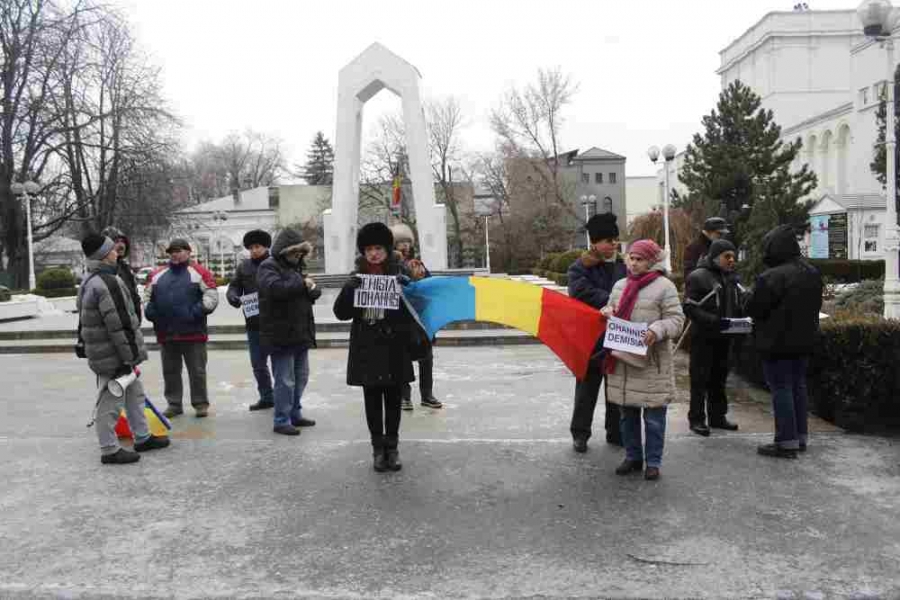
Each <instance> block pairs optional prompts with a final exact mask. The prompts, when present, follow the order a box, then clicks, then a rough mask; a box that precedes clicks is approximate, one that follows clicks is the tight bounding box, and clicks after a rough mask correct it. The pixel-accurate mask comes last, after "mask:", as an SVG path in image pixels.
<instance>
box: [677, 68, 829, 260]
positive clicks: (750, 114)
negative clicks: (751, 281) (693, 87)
mask: <svg viewBox="0 0 900 600" xmlns="http://www.w3.org/2000/svg"><path fill="white" fill-rule="evenodd" d="M760 105H761V100H760V98H759V96H758V95H756V94H755V93H754V92H753V90H751V89H750V88H749V87H747V86H746V85H744V84H743V83H741V82H740V81H735V82H733V83H731V84H729V86H728V87H727V88H726V89H725V90H723V91H722V93H721V94H720V95H719V101H718V104H717V107H716V109H715V110H713V111H712V112H711V113H710V114H709V115H707V116H705V117H703V121H702V122H703V126H704V128H705V132H704V134H703V135H702V136H701V135H700V134H699V133H697V134H694V139H693V142H692V143H691V144H689V145H688V147H687V150H686V151H685V157H684V166H683V167H682V173H681V174H680V175H679V177H680V179H681V181H682V182H683V183H684V184H685V186H687V188H688V190H689V194H690V199H691V201H693V202H702V203H703V205H704V207H705V211H704V213H705V215H704V216H706V217H708V216H713V215H725V216H727V217H729V218H731V219H732V221H733V222H732V226H733V227H734V228H735V229H736V234H735V238H736V239H735V241H736V242H738V245H740V246H742V247H743V248H744V249H745V250H746V257H745V260H744V261H743V265H742V271H743V272H744V273H745V275H747V276H750V277H752V276H754V275H756V274H757V273H758V272H759V271H760V270H761V269H762V245H761V241H762V237H763V236H764V235H765V234H766V233H767V232H768V231H769V230H770V229H772V228H773V227H775V226H777V225H780V224H784V223H792V224H795V225H796V226H797V227H804V226H805V224H806V219H807V214H808V212H809V209H810V207H811V205H812V202H800V200H801V199H802V198H804V197H806V196H807V195H809V193H810V192H812V190H813V189H815V187H816V176H815V174H814V173H813V172H812V171H810V169H809V166H808V165H806V164H804V165H803V167H802V168H801V169H800V170H799V171H797V172H796V173H794V172H791V164H792V162H793V161H794V159H795V158H796V157H797V154H798V153H799V152H800V149H801V148H802V146H803V144H802V142H801V141H800V139H799V138H798V139H797V140H796V141H794V142H790V143H787V144H785V143H783V142H782V141H781V140H780V138H781V127H779V126H778V124H777V123H775V120H774V117H773V115H772V111H770V110H764V109H762V108H761V107H760Z"/></svg>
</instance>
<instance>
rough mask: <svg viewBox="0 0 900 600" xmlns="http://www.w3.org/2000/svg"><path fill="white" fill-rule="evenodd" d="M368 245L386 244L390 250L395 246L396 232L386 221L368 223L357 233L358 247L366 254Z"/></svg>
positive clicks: (386, 248) (360, 251)
mask: <svg viewBox="0 0 900 600" xmlns="http://www.w3.org/2000/svg"><path fill="white" fill-rule="evenodd" d="M367 246H384V249H385V250H387V251H388V252H390V251H391V250H393V248H394V234H393V233H391V230H390V229H389V228H388V226H387V225H385V224H384V223H366V224H365V225H363V226H362V228H361V229H360V230H359V233H358V234H357V235H356V248H357V249H358V250H359V253H360V254H365V252H366V247H367Z"/></svg>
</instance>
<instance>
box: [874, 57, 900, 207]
mask: <svg viewBox="0 0 900 600" xmlns="http://www.w3.org/2000/svg"><path fill="white" fill-rule="evenodd" d="M898 98H900V65H898V66H897V69H896V70H895V71H894V133H895V136H894V137H895V139H900V110H898V103H897V99H898ZM875 120H876V123H877V124H878V141H877V142H876V144H875V150H874V152H873V156H872V162H871V163H870V164H869V169H871V170H872V174H873V175H875V178H876V179H877V180H878V182H879V183H880V184H881V185H883V186H886V185H887V152H885V145H884V144H885V131H886V130H887V123H886V121H887V99H886V98H885V96H884V93H883V92H882V94H881V98H880V102H879V103H878V111H877V112H876V113H875ZM894 165H895V169H894V176H895V178H896V180H897V198H895V202H897V207H898V208H900V153H898V152H897V147H895V149H894ZM898 212H900V211H898Z"/></svg>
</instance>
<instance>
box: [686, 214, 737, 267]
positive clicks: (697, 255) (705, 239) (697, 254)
mask: <svg viewBox="0 0 900 600" xmlns="http://www.w3.org/2000/svg"><path fill="white" fill-rule="evenodd" d="M723 235H728V222H727V221H725V219H723V218H721V217H710V218H708V219H707V220H706V221H705V222H704V223H703V230H702V231H701V232H700V235H699V236H698V237H697V239H696V240H694V241H693V242H691V243H690V244H688V246H687V248H685V249H684V279H685V281H686V280H687V278H688V276H689V275H690V274H691V271H693V270H694V269H696V268H697V264H698V263H699V262H700V259H701V258H703V257H704V256H706V254H707V253H708V252H709V246H710V244H712V243H713V242H714V241H716V240H718V239H720V238H721V237H722V236H723Z"/></svg>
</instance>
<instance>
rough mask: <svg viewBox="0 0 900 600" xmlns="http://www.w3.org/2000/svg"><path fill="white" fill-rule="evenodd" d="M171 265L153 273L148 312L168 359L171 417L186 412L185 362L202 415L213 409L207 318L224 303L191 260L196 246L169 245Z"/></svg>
mask: <svg viewBox="0 0 900 600" xmlns="http://www.w3.org/2000/svg"><path fill="white" fill-rule="evenodd" d="M166 252H167V253H168V254H169V263H168V264H167V265H165V266H163V267H160V268H159V269H157V270H156V271H154V272H153V274H152V275H151V276H150V279H149V281H148V283H147V305H146V307H145V315H146V317H147V320H149V321H151V322H152V323H153V329H154V331H155V332H156V341H157V342H159V347H160V354H161V355H162V363H163V381H164V384H165V385H164V390H163V394H164V395H165V397H166V402H168V404H169V406H168V408H166V410H165V413H163V414H165V415H166V416H167V417H169V418H171V417H176V416H178V415H180V414H182V413H183V412H184V408H183V407H182V394H183V389H182V384H181V366H182V362H183V363H184V364H185V365H186V366H187V371H188V379H189V381H190V387H191V405H192V406H193V407H194V410H195V411H196V415H197V417H205V416H207V414H208V412H209V395H208V394H207V391H206V360H207V359H206V342H207V341H208V339H209V336H208V334H207V326H206V316H207V315H209V314H210V313H212V312H213V311H214V310H216V307H217V306H218V305H219V292H218V290H217V289H216V279H215V277H213V274H212V273H210V272H209V270H207V269H206V268H204V267H203V266H201V265H199V264H197V263H196V262H191V245H190V244H189V243H188V242H187V240H184V239H181V238H176V239H174V240H172V241H171V243H170V244H169V247H168V248H167V249H166Z"/></svg>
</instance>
